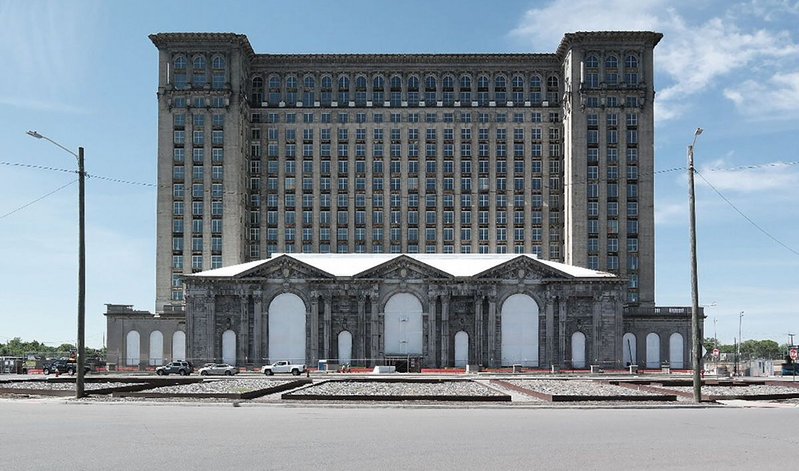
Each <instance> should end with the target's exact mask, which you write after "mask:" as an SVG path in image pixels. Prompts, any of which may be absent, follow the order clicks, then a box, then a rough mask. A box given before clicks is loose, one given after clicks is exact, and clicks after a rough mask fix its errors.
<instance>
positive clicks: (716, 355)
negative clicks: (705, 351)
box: [713, 348, 721, 358]
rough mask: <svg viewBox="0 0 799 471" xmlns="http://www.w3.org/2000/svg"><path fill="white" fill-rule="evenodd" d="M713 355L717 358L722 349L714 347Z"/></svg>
mask: <svg viewBox="0 0 799 471" xmlns="http://www.w3.org/2000/svg"><path fill="white" fill-rule="evenodd" d="M713 356H714V357H716V358H718V357H719V356H721V350H719V349H718V348H714V349H713Z"/></svg>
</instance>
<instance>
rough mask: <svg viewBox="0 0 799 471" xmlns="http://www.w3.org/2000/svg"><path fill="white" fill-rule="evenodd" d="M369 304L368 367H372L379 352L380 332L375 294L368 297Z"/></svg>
mask: <svg viewBox="0 0 799 471" xmlns="http://www.w3.org/2000/svg"><path fill="white" fill-rule="evenodd" d="M369 302H370V304H371V307H372V310H371V312H370V314H369V336H370V339H369V357H370V358H369V365H370V366H374V365H375V360H376V359H377V354H378V351H379V345H378V344H379V338H378V336H379V332H380V325H379V321H378V318H379V315H378V298H377V293H374V292H373V293H372V294H370V295H369Z"/></svg>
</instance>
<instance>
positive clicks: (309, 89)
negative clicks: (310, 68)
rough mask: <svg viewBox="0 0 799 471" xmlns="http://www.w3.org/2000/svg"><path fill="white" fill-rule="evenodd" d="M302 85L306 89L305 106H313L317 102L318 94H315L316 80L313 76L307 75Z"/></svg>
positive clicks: (303, 95)
mask: <svg viewBox="0 0 799 471" xmlns="http://www.w3.org/2000/svg"><path fill="white" fill-rule="evenodd" d="M302 85H303V88H304V90H303V91H302V102H303V104H304V105H305V106H313V104H314V101H316V94H315V93H314V88H316V79H314V78H313V75H306V76H305V78H304V79H303V80H302Z"/></svg>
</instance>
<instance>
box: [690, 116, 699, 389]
mask: <svg viewBox="0 0 799 471" xmlns="http://www.w3.org/2000/svg"><path fill="white" fill-rule="evenodd" d="M700 134H702V128H696V131H695V132H694V140H693V142H691V145H690V146H688V195H689V200H690V201H689V203H690V213H691V352H692V355H691V356H692V357H693V364H694V365H693V366H694V371H693V385H694V401H695V402H701V401H702V377H701V371H700V368H701V367H702V337H701V336H700V332H699V330H700V329H699V282H698V275H697V273H696V271H697V270H696V196H695V194H694V146H695V145H696V138H697V137H699V135H700Z"/></svg>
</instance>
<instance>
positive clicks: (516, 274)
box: [474, 255, 573, 281]
mask: <svg viewBox="0 0 799 471" xmlns="http://www.w3.org/2000/svg"><path fill="white" fill-rule="evenodd" d="M474 278H475V279H499V280H520V281H536V280H543V279H547V280H552V279H571V278H573V277H572V276H570V275H569V274H567V273H564V272H562V271H560V270H557V269H555V268H553V267H551V266H549V265H547V264H545V263H542V262H541V261H539V260H536V259H535V258H532V257H528V256H525V255H519V256H518V257H516V258H514V259H511V260H508V261H507V262H505V263H502V264H500V265H497V266H495V267H492V268H489V269H488V270H485V271H483V272H481V273H478V274H477V275H475V276H474Z"/></svg>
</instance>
